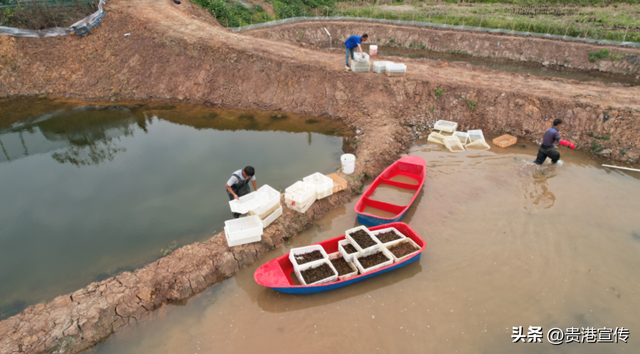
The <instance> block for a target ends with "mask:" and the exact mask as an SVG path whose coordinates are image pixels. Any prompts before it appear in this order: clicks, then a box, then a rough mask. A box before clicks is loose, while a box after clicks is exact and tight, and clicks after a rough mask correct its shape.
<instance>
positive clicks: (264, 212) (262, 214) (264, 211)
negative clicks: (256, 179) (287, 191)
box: [249, 184, 280, 219]
mask: <svg viewBox="0 0 640 354" xmlns="http://www.w3.org/2000/svg"><path fill="white" fill-rule="evenodd" d="M258 193H262V194H264V195H265V196H266V197H267V202H266V203H264V204H263V205H261V206H259V207H257V208H254V209H251V210H249V215H258V217H259V218H260V219H264V218H266V217H267V216H269V215H271V214H272V213H273V212H274V211H276V210H277V209H278V207H279V206H280V192H278V191H277V190H275V189H274V188H272V187H271V186H269V185H268V184H265V185H264V186H262V187H260V188H258Z"/></svg>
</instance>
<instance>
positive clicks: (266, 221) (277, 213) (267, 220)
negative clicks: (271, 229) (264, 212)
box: [262, 204, 282, 229]
mask: <svg viewBox="0 0 640 354" xmlns="http://www.w3.org/2000/svg"><path fill="white" fill-rule="evenodd" d="M281 215H282V205H280V204H278V209H276V210H275V211H274V212H273V213H271V214H269V216H267V217H266V218H264V219H262V227H263V228H265V229H266V228H267V226H269V225H271V223H272V222H274V221H275V220H276V219H277V218H279V217H280V216H281Z"/></svg>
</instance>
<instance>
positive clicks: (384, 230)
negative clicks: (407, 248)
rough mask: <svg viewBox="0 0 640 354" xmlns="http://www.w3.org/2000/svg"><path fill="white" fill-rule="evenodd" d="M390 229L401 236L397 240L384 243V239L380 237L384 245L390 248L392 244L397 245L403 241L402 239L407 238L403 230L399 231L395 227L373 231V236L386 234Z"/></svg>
mask: <svg viewBox="0 0 640 354" xmlns="http://www.w3.org/2000/svg"><path fill="white" fill-rule="evenodd" d="M389 231H392V232H393V233H395V234H396V235H398V236H400V238H399V239H397V240H393V241H389V242H387V243H382V241H380V239H378V241H380V243H382V245H383V246H384V247H387V248H389V247H390V246H393V245H395V244H396V243H399V242H402V240H404V239H405V238H407V236H405V235H403V234H402V232H400V231H398V230H397V229H396V228H395V227H388V228H386V229H380V230H376V231H371V233H372V234H373V236H376V238H377V236H378V235H380V234H384V233H387V232H389Z"/></svg>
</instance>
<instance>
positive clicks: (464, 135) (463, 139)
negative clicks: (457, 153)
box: [453, 132, 469, 145]
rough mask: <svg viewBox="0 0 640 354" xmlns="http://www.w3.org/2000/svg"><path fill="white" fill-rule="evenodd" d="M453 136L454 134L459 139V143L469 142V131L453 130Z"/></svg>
mask: <svg viewBox="0 0 640 354" xmlns="http://www.w3.org/2000/svg"><path fill="white" fill-rule="evenodd" d="M453 136H455V137H457V138H458V139H460V143H462V145H465V144H467V143H468V142H469V133H465V132H453Z"/></svg>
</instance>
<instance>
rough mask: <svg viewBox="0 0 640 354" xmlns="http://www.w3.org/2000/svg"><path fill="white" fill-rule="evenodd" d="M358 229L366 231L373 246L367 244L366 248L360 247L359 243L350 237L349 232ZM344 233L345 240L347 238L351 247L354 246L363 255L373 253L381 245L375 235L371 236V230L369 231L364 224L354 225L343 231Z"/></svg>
mask: <svg viewBox="0 0 640 354" xmlns="http://www.w3.org/2000/svg"><path fill="white" fill-rule="evenodd" d="M359 230H363V231H364V232H366V233H367V234H368V235H369V236H370V237H371V239H373V241H374V242H375V243H376V244H375V245H373V246H369V247H367V248H362V247H360V245H359V244H358V243H357V242H356V241H355V240H354V239H353V238H351V234H352V233H354V232H356V231H359ZM345 235H346V237H347V240H349V241H350V242H351V244H352V245H353V247H355V248H356V249H357V250H358V252H359V253H360V254H361V255H363V256H368V255H370V254H372V253H375V252H376V251H377V250H378V249H379V248H380V247H381V243H380V240H378V239H377V238H376V237H375V236H373V234H372V233H371V231H369V229H367V228H366V227H365V226H357V227H354V228H353V229H349V230H347V231H345Z"/></svg>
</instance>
